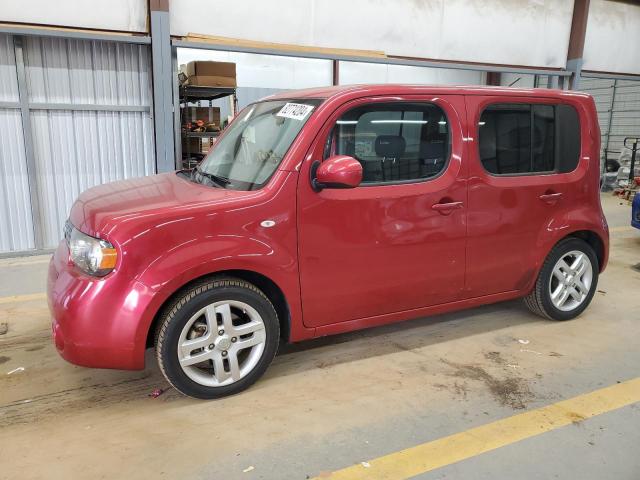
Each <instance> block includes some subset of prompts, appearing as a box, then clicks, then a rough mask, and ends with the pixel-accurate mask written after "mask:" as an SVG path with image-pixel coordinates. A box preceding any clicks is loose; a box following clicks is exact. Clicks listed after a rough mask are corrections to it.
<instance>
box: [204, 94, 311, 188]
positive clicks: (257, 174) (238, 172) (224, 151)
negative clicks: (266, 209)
mask: <svg viewBox="0 0 640 480" xmlns="http://www.w3.org/2000/svg"><path fill="white" fill-rule="evenodd" d="M319 104H320V100H277V101H266V102H259V103H254V104H252V105H249V106H248V107H246V108H245V109H244V110H243V111H242V112H241V113H240V115H239V116H238V118H237V119H236V120H235V121H234V122H233V123H232V124H231V125H229V127H228V130H227V131H226V132H225V134H224V136H223V137H222V138H220V140H219V141H218V142H216V144H215V145H214V148H213V149H212V150H211V152H210V153H209V155H207V157H206V158H205V159H204V160H203V162H202V163H201V164H200V165H199V166H198V167H197V168H196V169H195V170H194V172H193V176H192V178H193V180H194V181H196V182H199V183H206V184H211V185H213V186H216V187H220V188H228V189H233V190H257V189H259V188H261V187H262V186H263V185H264V184H265V183H267V181H268V180H269V178H271V175H273V173H274V172H275V171H276V169H277V168H278V165H280V162H281V161H282V159H283V158H284V156H285V154H286V153H287V150H289V147H290V146H291V144H292V143H293V141H294V139H295V138H296V136H297V135H298V133H299V132H300V130H301V129H302V127H303V126H304V124H305V123H306V122H307V120H308V119H309V117H310V116H311V112H312V111H313V109H314V108H315V107H317V106H318V105H319Z"/></svg>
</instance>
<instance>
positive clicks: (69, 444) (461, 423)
mask: <svg viewBox="0 0 640 480" xmlns="http://www.w3.org/2000/svg"><path fill="white" fill-rule="evenodd" d="M603 203H604V205H605V211H606V213H607V217H608V219H609V225H610V227H611V228H612V238H611V258H610V263H609V267H608V269H607V271H606V272H605V273H604V274H603V275H602V277H601V279H600V284H599V286H598V293H597V294H596V297H595V298H594V301H593V303H592V305H591V307H590V308H589V309H588V310H587V311H586V312H585V313H584V314H583V315H582V316H581V317H580V318H579V319H576V320H574V321H571V322H564V323H556V322H549V321H544V320H542V319H540V318H538V317H536V316H534V315H532V314H530V313H529V312H528V311H527V310H526V308H525V307H524V306H523V305H522V304H521V303H520V302H519V301H515V302H507V303H502V304H496V305H491V306H486V307H482V308H477V309H472V310H467V311H463V312H458V313H453V314H447V315H439V316H434V317H430V318H425V319H419V320H414V321H409V322H405V323H402V324H397V325H392V326H386V327H382V328H376V329H372V330H366V331H362V332H356V333H352V334H346V335H340V336H337V337H332V338H327V339H322V340H318V341H311V342H307V343H304V344H300V345H296V346H289V347H286V348H284V351H283V352H281V354H279V355H278V357H277V358H276V360H275V361H274V363H273V365H272V366H271V368H270V369H269V371H268V372H267V375H266V376H265V378H264V379H262V380H261V381H259V382H258V383H257V384H256V385H255V386H254V387H253V388H251V389H250V390H248V391H247V392H245V393H243V394H241V395H237V396H235V397H230V398H225V399H222V400H219V401H211V402H202V401H196V400H191V399H188V398H184V397H182V396H181V395H179V394H178V393H177V392H175V391H173V390H170V389H169V390H167V391H166V392H165V393H163V394H162V395H161V396H159V397H158V398H150V397H149V396H148V394H149V393H151V391H152V390H154V389H155V388H167V384H166V382H165V380H164V378H163V377H162V375H161V374H160V372H159V370H158V368H157V366H156V364H155V362H154V359H153V356H152V355H151V354H150V355H149V357H148V365H147V369H146V370H144V371H141V372H121V371H108V370H90V369H85V368H80V367H74V366H72V365H69V364H67V363H66V362H64V361H63V360H62V359H61V358H59V357H58V355H57V353H56V352H55V349H54V348H53V346H52V344H51V341H50V337H49V316H48V311H47V308H46V301H45V299H44V296H43V295H41V294H42V292H43V291H44V278H45V271H46V267H47V261H48V259H47V258H46V257H25V258H17V259H4V260H0V323H3V322H6V323H8V332H7V333H6V334H4V335H0V478H2V479H5V478H7V479H9V478H16V479H17V478H20V479H31V478H77V477H78V476H80V475H81V476H82V478H96V479H97V478H127V479H136V478H145V479H146V478H151V477H154V478H184V479H225V480H226V479H235V478H239V479H258V478H262V479H277V480H283V479H305V478H310V477H313V476H321V477H322V476H326V475H328V472H330V471H333V470H337V469H341V468H343V467H346V466H349V465H351V464H355V463H359V462H362V461H366V460H369V459H373V458H376V457H379V456H381V455H385V454H388V453H391V452H395V451H397V450H401V449H404V448H408V447H411V446H414V445H417V444H421V443H424V442H427V441H430V440H434V439H439V438H441V437H444V436H447V435H450V434H453V433H457V432H463V431H465V430H468V429H469V428H472V427H475V426H478V425H482V424H487V423H490V422H493V421H495V420H497V419H501V418H505V417H510V416H513V415H517V414H520V413H522V412H523V411H527V410H530V409H533V408H536V407H540V406H544V405H548V404H553V403H555V402H558V401H559V400H562V399H566V398H570V397H574V396H576V395H580V394H583V393H586V392H590V391H593V390H597V389H599V388H602V387H606V386H609V385H613V384H616V382H619V381H624V380H628V379H633V378H636V377H638V376H640V374H639V371H640V368H639V366H640V349H639V348H638V345H640V295H639V293H640V272H638V271H636V270H634V269H632V268H631V266H632V265H633V264H637V263H639V262H640V231H637V230H634V229H632V228H631V227H627V225H628V223H629V218H630V208H629V207H628V206H621V205H619V202H618V201H616V200H615V199H613V198H612V197H609V196H605V197H603ZM12 295H19V296H20V297H18V298H17V299H12V298H7V297H9V296H12ZM519 340H525V341H528V343H527V344H526V345H525V344H523V343H521V342H519ZM20 368H23V369H24V370H17V371H16V369H20ZM9 372H13V373H9ZM639 405H640V404H638V403H636V404H632V405H629V406H627V407H624V408H621V409H617V410H613V411H611V412H609V413H606V414H603V415H599V416H596V417H593V418H590V419H588V420H585V421H581V422H577V423H576V424H575V425H573V424H572V425H568V426H565V427H562V428H559V429H556V430H553V431H550V432H547V433H544V434H541V435H538V436H534V437H531V438H527V439H525V440H522V441H520V442H517V443H512V444H509V445H506V446H504V447H502V448H499V449H497V450H494V451H491V452H488V453H485V454H482V455H478V456H473V457H471V458H468V459H466V460H464V461H460V462H457V463H454V464H451V465H447V466H444V467H442V468H439V469H437V470H433V471H430V472H429V473H425V474H422V475H420V476H419V477H418V478H423V479H443V478H450V479H459V478H465V479H476V478H477V479H484V478H491V479H513V478H518V479H524V478H526V479H538V478H540V479H549V478H568V479H574V478H580V479H598V480H599V479H602V478H615V479H617V480H622V479H638V478H640V457H639V456H638V445H640V429H638V428H637V427H638V425H640V406H639ZM250 467H253V468H252V469H250ZM244 470H249V471H247V472H244Z"/></svg>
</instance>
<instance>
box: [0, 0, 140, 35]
mask: <svg viewBox="0 0 640 480" xmlns="http://www.w3.org/2000/svg"><path fill="white" fill-rule="evenodd" d="M0 18H1V19H2V21H3V22H18V23H28V24H45V25H59V26H66V27H80V28H96V29H101V30H120V31H124V32H146V31H147V0H108V1H100V0H62V1H60V0H58V1H52V0H29V1H28V2H25V1H20V0H2V2H0Z"/></svg>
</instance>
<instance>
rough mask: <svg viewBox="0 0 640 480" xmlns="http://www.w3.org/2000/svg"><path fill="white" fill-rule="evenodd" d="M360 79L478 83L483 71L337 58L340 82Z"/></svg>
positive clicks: (426, 82) (363, 81)
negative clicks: (384, 63) (338, 59)
mask: <svg viewBox="0 0 640 480" xmlns="http://www.w3.org/2000/svg"><path fill="white" fill-rule="evenodd" d="M359 83H412V84H427V85H481V84H482V83H483V73H482V72H476V71H470V70H452V69H445V68H424V67H411V66H403V65H382V64H372V63H362V62H340V84H341V85H349V84H359Z"/></svg>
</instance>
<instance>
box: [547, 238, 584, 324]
mask: <svg viewBox="0 0 640 480" xmlns="http://www.w3.org/2000/svg"><path fill="white" fill-rule="evenodd" d="M592 281H593V267H592V266H591V260H590V259H589V256H588V255H587V254H586V253H584V252H581V251H579V250H572V251H570V252H568V253H566V254H564V255H563V256H562V257H560V259H559V260H558V261H557V262H556V264H555V266H554V267H553V270H552V273H551V280H550V282H549V295H550V296H551V302H552V303H553V305H554V306H555V307H556V308H557V309H558V310H561V311H563V312H569V311H571V310H574V309H576V308H577V307H579V306H580V305H581V304H582V303H583V302H584V301H585V299H586V298H587V296H588V295H589V291H590V290H591V284H592Z"/></svg>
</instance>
